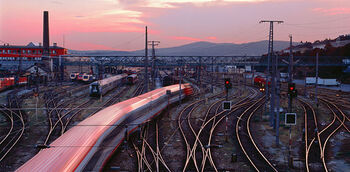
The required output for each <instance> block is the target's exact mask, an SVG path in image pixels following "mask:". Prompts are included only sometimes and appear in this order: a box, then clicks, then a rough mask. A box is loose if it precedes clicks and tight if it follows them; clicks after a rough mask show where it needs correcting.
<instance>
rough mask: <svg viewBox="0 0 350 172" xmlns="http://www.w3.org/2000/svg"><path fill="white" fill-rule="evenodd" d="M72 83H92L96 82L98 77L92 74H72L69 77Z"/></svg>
mask: <svg viewBox="0 0 350 172" xmlns="http://www.w3.org/2000/svg"><path fill="white" fill-rule="evenodd" d="M69 77H70V79H71V80H72V81H79V82H84V83H90V82H93V81H95V80H96V77H95V76H94V75H92V74H87V73H79V72H72V73H71V74H70V75H69Z"/></svg>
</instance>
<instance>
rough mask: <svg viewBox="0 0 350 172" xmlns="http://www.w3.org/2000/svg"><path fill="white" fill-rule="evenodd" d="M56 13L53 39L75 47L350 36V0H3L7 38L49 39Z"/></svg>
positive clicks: (2, 31) (2, 27) (0, 26)
mask: <svg viewBox="0 0 350 172" xmlns="http://www.w3.org/2000/svg"><path fill="white" fill-rule="evenodd" d="M44 10H47V11H49V17H50V42H51V44H52V43H53V42H57V43H58V45H60V46H62V44H63V37H64V38H65V47H66V48H68V49H75V50H96V49H100V50H137V49H143V47H144V27H145V26H146V25H147V26H148V28H149V40H158V41H160V42H161V43H160V46H159V47H160V48H164V47H172V46H177V45H182V44H186V43H191V42H195V41H209V42H217V43H245V42H252V41H260V40H266V39H268V29H269V26H268V24H267V23H265V24H259V21H260V20H283V21H285V23H284V24H279V25H277V24H276V25H275V40H285V41H288V40H289V38H288V35H289V34H292V35H293V37H294V41H298V42H299V41H315V40H318V39H325V38H335V37H337V36H338V35H341V34H350V0H192V1H190V0H148V1H147V0H0V44H3V43H10V44H15V45H25V44H27V43H29V42H31V41H32V42H42V18H43V17H42V15H43V11H44Z"/></svg>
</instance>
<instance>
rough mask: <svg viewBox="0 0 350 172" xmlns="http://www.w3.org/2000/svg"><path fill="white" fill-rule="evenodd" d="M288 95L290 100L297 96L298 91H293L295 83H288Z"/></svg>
mask: <svg viewBox="0 0 350 172" xmlns="http://www.w3.org/2000/svg"><path fill="white" fill-rule="evenodd" d="M288 95H289V96H290V97H291V98H294V97H297V96H298V91H297V90H296V89H295V83H288Z"/></svg>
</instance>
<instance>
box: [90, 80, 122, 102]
mask: <svg viewBox="0 0 350 172" xmlns="http://www.w3.org/2000/svg"><path fill="white" fill-rule="evenodd" d="M127 76H128V75H127V74H120V75H116V76H112V77H109V78H105V79H102V80H99V81H95V82H93V83H91V84H90V87H89V92H90V96H92V97H99V96H102V95H104V94H106V93H107V92H108V91H110V90H112V89H114V88H115V87H117V86H120V85H121V84H122V83H123V82H124V80H125V78H126V77H127Z"/></svg>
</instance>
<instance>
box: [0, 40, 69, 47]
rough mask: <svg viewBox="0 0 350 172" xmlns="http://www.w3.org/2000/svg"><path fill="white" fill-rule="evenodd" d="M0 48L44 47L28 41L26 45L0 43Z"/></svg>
mask: <svg viewBox="0 0 350 172" xmlns="http://www.w3.org/2000/svg"><path fill="white" fill-rule="evenodd" d="M0 48H44V47H43V46H42V45H37V44H35V43H33V42H30V43H29V44H28V45H9V44H3V45H0ZM50 49H64V48H63V47H59V46H50Z"/></svg>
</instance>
